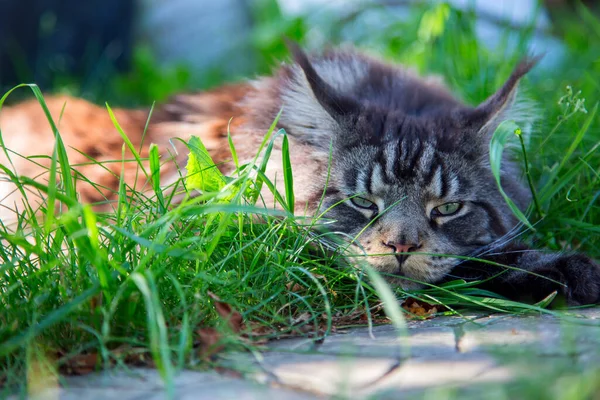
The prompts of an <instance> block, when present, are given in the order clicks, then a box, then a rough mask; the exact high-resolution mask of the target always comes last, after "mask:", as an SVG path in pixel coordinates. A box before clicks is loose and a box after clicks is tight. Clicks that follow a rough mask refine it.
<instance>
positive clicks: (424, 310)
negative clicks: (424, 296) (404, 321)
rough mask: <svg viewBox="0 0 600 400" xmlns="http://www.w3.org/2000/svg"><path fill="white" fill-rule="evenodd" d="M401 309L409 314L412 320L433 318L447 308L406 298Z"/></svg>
mask: <svg viewBox="0 0 600 400" xmlns="http://www.w3.org/2000/svg"><path fill="white" fill-rule="evenodd" d="M402 308H403V309H405V310H406V311H408V312H409V314H411V315H412V316H413V317H414V318H420V319H422V318H433V317H434V316H435V314H437V313H438V312H443V311H446V310H447V308H446V307H444V306H443V305H441V304H429V303H427V302H426V301H422V300H418V299H414V298H408V299H406V300H405V301H404V302H403V303H402Z"/></svg>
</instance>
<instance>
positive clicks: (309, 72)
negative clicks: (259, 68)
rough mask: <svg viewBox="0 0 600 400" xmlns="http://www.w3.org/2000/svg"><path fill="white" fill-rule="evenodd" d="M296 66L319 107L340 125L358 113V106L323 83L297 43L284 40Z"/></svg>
mask: <svg viewBox="0 0 600 400" xmlns="http://www.w3.org/2000/svg"><path fill="white" fill-rule="evenodd" d="M286 43H287V46H288V48H289V49H290V52H291V53H292V56H293V58H294V61H295V62H296V64H298V65H299V66H300V68H302V71H304V75H305V76H306V80H307V81H308V84H309V85H310V89H311V91H312V93H313V95H314V96H315V98H316V99H317V101H318V102H319V104H320V105H321V107H322V108H323V109H324V110H325V111H326V112H327V113H328V114H329V115H330V116H331V117H332V118H333V119H334V120H336V121H337V122H338V123H340V124H342V123H343V122H344V121H345V120H346V118H347V117H348V116H349V115H353V114H356V113H357V112H358V104H357V102H355V101H354V100H353V99H351V98H349V97H347V96H344V95H342V94H340V93H338V91H337V90H335V89H334V88H333V87H332V86H331V85H330V84H328V83H327V82H325V81H324V80H323V79H322V78H321V77H320V76H319V74H318V73H317V71H316V70H315V68H314V67H313V65H312V64H311V62H310V60H309V59H308V56H307V55H306V53H305V52H304V51H302V49H301V48H300V46H298V44H297V43H295V42H293V41H291V40H286Z"/></svg>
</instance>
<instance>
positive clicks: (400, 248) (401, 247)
mask: <svg viewBox="0 0 600 400" xmlns="http://www.w3.org/2000/svg"><path fill="white" fill-rule="evenodd" d="M384 244H385V245H386V246H387V247H390V248H392V249H394V253H408V252H411V251H415V250H417V248H418V246H417V245H414V244H403V243H394V242H387V243H384Z"/></svg>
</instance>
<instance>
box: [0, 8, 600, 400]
mask: <svg viewBox="0 0 600 400" xmlns="http://www.w3.org/2000/svg"><path fill="white" fill-rule="evenodd" d="M370 11H374V12H377V9H375V10H370ZM411 13H412V16H411V18H408V19H406V20H401V21H400V20H397V19H395V18H393V16H392V15H389V14H386V13H385V12H383V13H382V14H381V15H380V17H381V18H382V20H381V21H382V23H381V24H380V25H379V26H378V29H377V30H375V31H374V30H373V29H365V28H364V26H363V25H361V24H360V23H359V22H357V21H355V20H353V19H348V20H346V22H345V23H344V24H331V25H330V26H326V27H323V26H321V28H320V29H322V30H323V32H325V34H326V35H327V37H330V38H332V40H333V41H334V42H336V41H343V40H347V39H352V41H353V42H354V43H356V44H357V46H358V47H364V48H367V49H371V50H372V51H375V52H377V53H380V54H383V55H384V56H385V57H387V58H389V59H393V60H396V61H400V62H404V63H407V64H409V65H412V66H413V67H415V68H416V69H418V70H420V71H421V72H431V73H436V74H441V75H443V76H444V77H445V79H446V81H447V82H448V83H449V84H450V85H451V86H452V88H453V89H454V90H455V91H457V92H458V93H460V94H461V95H462V96H463V98H465V99H466V100H467V101H469V102H472V103H476V102H479V101H481V100H482V99H484V98H485V97H486V96H487V95H489V94H491V93H492V92H493V91H494V90H495V89H496V88H497V87H498V86H499V85H500V84H501V82H502V81H503V79H505V78H506V77H507V76H508V74H509V73H510V70H511V68H512V67H513V66H514V65H515V63H516V62H517V60H518V59H519V58H520V57H521V56H522V55H523V54H524V52H525V49H526V48H527V44H528V43H529V42H530V40H531V37H532V31H531V30H530V29H524V30H523V31H521V32H513V33H511V35H513V36H511V41H512V42H515V41H516V43H517V44H516V47H514V48H512V49H510V48H509V46H508V43H509V40H508V38H509V32H508V31H507V32H506V37H507V40H506V41H504V42H503V43H501V44H500V45H499V47H498V48H497V49H495V50H490V49H489V48H487V47H486V46H485V44H483V43H481V42H479V41H478V40H477V38H476V36H475V34H474V23H473V18H472V15H470V14H469V13H468V12H461V11H457V10H454V9H451V8H448V7H446V6H435V7H432V8H427V7H425V6H415V7H414V8H413V9H412V10H411ZM588 17H589V16H588ZM588 17H586V18H587V19H586V23H585V24H581V23H580V24H578V25H577V27H576V29H573V30H570V31H569V35H568V36H567V37H566V38H565V44H566V46H567V47H566V51H567V53H568V56H567V57H566V61H565V63H564V65H558V66H556V68H552V69H550V70H543V69H538V70H536V71H534V72H533V73H532V74H531V76H530V77H528V78H527V79H526V81H525V82H524V85H523V88H524V89H525V90H524V91H523V92H524V93H525V95H526V96H527V97H529V98H531V99H532V100H533V101H534V102H535V104H536V107H537V110H539V111H537V113H538V114H540V118H539V120H538V121H537V123H536V125H535V126H534V127H533V134H532V136H531V138H530V140H529V141H528V142H527V144H526V145H525V147H526V150H527V158H528V161H529V165H528V167H529V168H528V171H529V175H528V178H529V180H530V182H531V185H532V187H533V188H534V189H535V191H536V193H537V199H538V208H537V209H533V208H532V209H531V210H530V211H531V212H530V213H529V214H528V219H529V221H530V222H531V223H532V224H533V225H534V226H535V231H534V232H533V231H532V232H529V233H527V236H526V237H525V240H527V241H529V242H531V243H534V244H535V246H536V247H540V248H541V247H545V248H550V249H554V250H561V249H578V250H581V251H584V252H586V253H588V254H590V255H591V256H592V257H596V258H600V234H599V233H600V203H598V201H597V200H598V197H599V196H600V189H599V188H600V173H599V170H598V166H600V151H598V150H597V148H598V146H599V145H600V121H599V117H598V114H597V112H596V110H597V102H598V100H599V99H600V96H599V94H600V90H599V88H600V84H599V83H598V82H600V79H599V78H600V62H598V58H597V54H600V33H599V32H600V29H598V27H600V23H599V22H598V21H597V20H596V19H595V18H593V17H589V18H588ZM271 22H273V21H271ZM310 23H311V19H310V18H307V19H306V20H294V21H292V22H289V21H288V22H286V24H287V25H285V26H284V28H285V29H288V28H289V29H293V31H294V32H296V33H297V34H298V35H297V36H299V37H297V39H300V40H306V41H308V39H306V38H304V33H305V32H306V31H308V28H306V26H310ZM299 26H300V27H303V28H302V29H300V28H298V27H299ZM286 27H287V28H286ZM290 27H292V28H290ZM284 28H282V29H283V30H284V31H285V29H284ZM313 29H316V28H313ZM275 32H279V30H275ZM279 33H280V32H279ZM262 35H263V36H260V37H261V38H262V39H261V40H263V41H264V42H261V43H263V44H264V48H265V49H270V48H274V49H279V48H280V47H278V46H280V44H281V43H280V42H276V43H275V42H271V41H269V40H267V39H265V36H264V35H266V34H264V33H263V34H262ZM591 37H593V38H595V40H591ZM567 85H569V87H571V88H573V89H566V88H567ZM30 88H31V90H33V93H34V95H35V96H36V98H37V99H38V101H39V103H40V107H43V108H44V109H45V107H46V106H45V103H44V100H43V97H42V95H41V93H40V92H39V90H38V89H37V88H36V87H35V86H31V87H30ZM20 90H23V89H20ZM579 92H580V93H579ZM162 93H163V92H161V95H162ZM578 93H579V94H578ZM147 95H148V93H142V97H143V96H147ZM7 96H8V93H7V94H6V95H5V96H4V97H3V98H2V101H0V112H1V107H2V104H3V102H4V100H5V99H6V97H7ZM583 98H585V103H582V99H583ZM584 105H585V108H584ZM107 112H109V113H110V112H111V111H110V108H108V109H107ZM47 115H48V113H47ZM113 121H114V122H115V125H117V126H118V121H117V120H115V119H114V118H113ZM48 122H49V124H50V125H51V126H52V127H53V131H54V132H55V140H56V150H55V153H54V154H53V155H52V163H51V167H50V175H49V176H50V177H57V179H58V180H59V182H58V183H59V184H58V185H55V184H54V183H55V182H47V183H45V182H37V181H34V180H31V179H28V178H25V177H18V176H16V175H14V174H13V173H12V172H11V171H12V169H11V166H10V165H4V166H2V169H3V172H4V174H6V175H7V176H8V177H9V179H11V180H12V181H14V182H17V183H18V184H19V185H20V186H21V187H22V188H24V189H27V188H32V189H35V190H39V191H41V192H43V193H46V195H47V197H48V201H47V202H46V203H45V204H43V205H41V206H40V207H39V209H33V208H28V209H26V210H25V212H24V213H22V214H21V215H20V216H19V219H18V221H17V223H16V227H17V228H16V229H15V226H14V225H13V226H11V227H9V226H8V225H5V222H4V221H3V223H2V224H0V240H1V241H2V246H0V272H1V274H2V278H1V280H0V386H3V387H4V390H7V391H8V390H14V389H15V388H17V389H19V390H22V391H23V393H25V391H26V390H27V385H24V384H23V383H24V382H26V381H27V380H26V378H27V377H29V378H30V379H31V377H32V376H33V377H37V379H48V381H49V382H51V381H52V379H53V378H52V377H54V376H56V374H58V373H59V372H68V370H69V368H70V369H73V365H76V361H77V360H78V359H79V358H78V357H81V355H82V354H97V355H98V357H97V362H96V366H97V367H98V368H102V367H108V366H113V365H121V364H126V363H130V362H131V360H132V359H133V360H136V361H140V359H141V358H142V357H143V358H144V360H145V362H146V363H152V365H155V366H156V367H157V368H159V370H160V372H161V374H162V376H163V378H164V379H165V381H166V382H167V383H172V379H171V378H172V375H173V373H174V372H175V371H176V370H177V369H179V368H209V367H211V366H212V365H213V360H212V358H210V357H207V353H210V351H209V349H207V348H206V343H203V342H202V340H201V338H200V335H199V330H201V329H204V328H209V327H216V328H217V330H218V332H220V337H221V342H222V343H223V344H224V345H225V346H226V348H227V349H245V348H248V347H252V346H253V344H252V340H250V339H249V338H252V337H253V335H252V332H257V331H261V332H262V336H263V337H267V338H273V337H281V336H284V335H289V334H291V335H306V334H308V333H312V334H314V335H315V336H317V337H321V336H323V335H327V334H328V333H330V331H331V329H332V328H333V327H337V328H340V327H342V326H344V325H355V324H360V323H364V322H362V321H361V320H358V319H357V318H354V319H353V318H352V316H356V315H358V314H360V313H366V314H367V316H368V321H369V323H373V321H378V320H380V319H381V317H382V315H381V313H380V312H379V311H377V310H378V303H380V302H381V301H382V300H384V305H385V313H386V315H387V316H388V317H389V318H390V319H391V321H392V322H393V323H394V324H396V325H397V326H398V327H399V328H401V329H402V328H403V327H404V320H403V313H402V310H401V309H400V307H399V306H398V302H397V301H396V300H395V298H396V297H398V298H402V297H405V296H407V293H405V292H403V291H401V290H399V289H392V288H389V287H388V286H387V285H386V284H385V283H384V281H383V280H382V279H381V277H379V275H377V274H375V273H374V271H372V270H369V269H368V268H354V267H349V266H346V263H345V262H344V261H343V260H342V259H341V258H340V255H339V254H338V253H336V252H334V251H331V249H330V248H329V247H328V246H327V245H326V244H324V242H327V241H329V242H330V241H333V240H334V239H333V238H331V237H327V236H326V235H325V237H322V235H318V234H316V233H315V231H314V229H313V228H314V224H315V222H314V221H311V220H304V219H298V218H295V217H293V216H292V211H293V207H294V195H293V191H292V190H291V188H292V185H291V182H292V181H291V171H290V168H285V170H286V171H287V173H286V174H285V176H284V177H283V178H284V180H285V185H284V186H285V191H284V193H277V194H276V196H275V197H276V198H277V199H278V201H279V203H280V206H281V209H282V210H283V211H277V212H276V211H274V210H270V209H266V208H265V207H264V205H263V204H262V201H261V197H260V196H259V193H260V189H261V188H262V187H264V186H266V187H267V188H270V189H271V190H273V189H272V188H273V184H272V183H271V182H269V181H268V180H266V178H264V175H263V174H261V171H264V164H263V163H260V162H259V161H258V159H257V160H255V162H254V163H251V164H249V165H245V166H244V165H242V166H240V167H239V168H238V172H237V173H235V174H233V175H232V176H230V177H223V176H221V175H219V174H218V173H217V172H216V171H217V170H216V169H215V168H214V166H212V165H211V164H210V161H209V160H208V159H207V158H206V157H205V154H204V152H203V150H202V145H201V143H199V142H190V143H189V146H190V151H191V152H192V154H194V160H191V161H190V164H189V168H190V170H191V171H192V174H191V176H192V178H190V179H188V180H187V181H186V180H180V181H178V182H176V183H175V184H173V185H171V186H170V187H168V188H165V187H162V186H161V185H160V178H159V176H158V174H157V171H158V167H159V165H160V162H161V161H160V160H159V159H158V157H157V154H158V153H157V151H156V150H152V151H151V152H150V160H149V162H148V166H144V165H145V160H142V159H141V158H140V157H139V155H138V154H137V152H136V151H135V148H133V147H132V145H130V143H128V139H127V136H126V132H122V131H121V133H122V136H123V139H124V146H127V147H128V148H129V150H131V151H132V153H133V154H134V155H135V156H136V157H135V158H136V159H135V160H134V161H133V163H134V164H135V165H136V168H139V173H140V174H141V175H145V176H147V177H148V178H149V180H150V182H151V185H150V186H149V188H150V190H145V191H140V190H136V188H131V187H127V186H126V185H125V184H124V183H123V182H122V183H121V185H120V188H119V200H118V202H117V203H116V204H114V205H113V210H112V211H111V212H105V213H100V212H96V211H94V209H93V208H92V207H91V206H90V205H84V204H80V203H79V202H78V200H77V195H76V192H75V189H74V188H75V186H76V182H74V180H73V178H72V176H71V174H70V170H71V168H72V166H71V165H70V164H69V160H68V159H67V156H66V152H65V148H64V145H63V144H62V141H61V139H60V132H59V131H58V130H57V129H56V126H55V122H57V121H52V119H51V118H50V117H49V118H48ZM0 128H1V127H0ZM281 135H283V140H284V141H285V140H286V136H285V133H284V132H277V131H275V130H274V128H272V129H271V130H270V131H269V132H265V141H264V143H263V146H264V148H265V149H266V150H267V152H268V151H269V148H270V146H272V143H273V141H272V140H273V139H274V138H275V137H278V136H281ZM0 137H1V134H0ZM505 140H508V141H509V142H513V144H515V145H516V147H517V148H518V147H519V146H520V145H521V144H520V142H519V137H517V136H516V135H506V137H505ZM524 143H525V142H524ZM498 146H499V145H498ZM124 148H125V147H124ZM284 149H286V150H287V147H286V146H285V145H284ZM231 150H232V158H233V159H234V160H235V162H236V164H237V163H238V161H237V157H236V156H235V154H236V153H235V149H234V148H233V146H232V147H231ZM2 151H6V149H4V148H3V149H2ZM13 157H15V156H14V155H13ZM519 157H520V160H521V161H522V162H523V161H524V160H523V156H522V155H519ZM283 159H284V162H286V160H287V157H286V156H285V152H284V157H283ZM115 161H117V162H119V161H122V162H126V161H125V160H115ZM90 162H93V161H90ZM127 163H128V165H129V167H131V164H132V162H131V161H127ZM182 174H183V171H182ZM254 176H257V177H256V178H255V177H254ZM81 179H83V178H81ZM200 187H202V188H204V189H205V191H204V193H203V194H202V195H198V193H197V192H196V191H195V188H200ZM206 189H209V190H206ZM174 193H183V194H184V195H186V196H185V199H184V200H183V201H181V202H178V203H175V202H174V201H173V198H174V197H173V194H174ZM192 194H194V196H191V195H192ZM59 204H62V209H63V210H65V207H64V206H68V211H64V212H62V213H57V212H56V206H57V205H59ZM32 207H33V205H32ZM40 215H41V216H42V218H41V219H40V218H39V216H40ZM36 216H37V217H36ZM323 239H327V240H325V241H324V240H323ZM353 260H356V264H358V265H361V266H362V265H363V264H364V259H361V258H360V257H359V258H353ZM209 293H214V294H215V295H217V296H218V297H219V298H221V299H222V301H223V302H225V303H227V304H228V305H230V306H231V307H232V309H233V310H237V311H239V312H240V313H241V315H242V316H243V319H244V322H245V327H244V328H243V329H242V331H241V332H232V329H231V326H230V324H228V323H227V321H225V320H224V318H223V317H222V316H219V314H218V313H217V310H216V308H215V301H214V300H212V299H211V297H210V296H209ZM412 295H414V296H417V297H420V298H422V299H424V300H427V301H429V302H431V303H440V304H444V305H445V306H447V307H448V308H449V309H450V310H451V312H454V313H457V314H459V315H460V314H461V313H462V312H463V310H465V309H466V308H470V309H477V310H486V311H490V312H507V313H522V312H530V311H535V312H551V311H548V310H544V309H543V306H544V305H545V304H540V305H537V306H532V305H526V304H519V303H515V302H511V301H507V300H504V299H499V298H497V297H495V296H493V295H492V294H490V293H487V292H484V291H482V290H480V289H477V287H476V286H475V285H474V284H473V283H469V284H467V283H464V282H461V281H457V282H451V283H449V284H447V285H445V286H443V287H437V286H431V287H430V288H428V289H426V290H423V291H420V292H418V293H413V294H412ZM374 313H379V314H377V315H375V314H374ZM304 316H309V317H308V318H306V317H304ZM299 317H301V318H299ZM298 320H300V322H297V321H298ZM259 328H260V329H259ZM406 351H409V349H406ZM563 372H564V371H563ZM563 372H560V374H559V375H558V376H563V375H564V373H563ZM561 374H562V375H561ZM590 374H591V373H588V374H585V375H582V376H580V379H581V381H580V382H579V383H578V384H582V385H583V384H585V385H588V386H589V385H592V386H591V387H592V389H595V390H600V387H599V386H598V383H597V380H596V381H595V382H596V383H594V381H593V379H591V378H590V376H594V375H593V374H591V375H590ZM571 378H572V377H569V379H571ZM565 379H567V378H565ZM573 379H576V378H573ZM590 382H591V383H590ZM574 385H575V384H574ZM593 385H595V386H593ZM586 387H587V386H586ZM30 388H31V385H30ZM171 390H172V388H171ZM524 390H525V389H524ZM527 390H529V389H527ZM524 393H526V392H524ZM527 393H528V392H527ZM546 398H553V397H552V394H551V393H550V394H548V397H546ZM554 398H560V397H554ZM573 398H577V397H573Z"/></svg>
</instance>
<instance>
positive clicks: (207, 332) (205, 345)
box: [196, 328, 224, 358]
mask: <svg viewBox="0 0 600 400" xmlns="http://www.w3.org/2000/svg"><path fill="white" fill-rule="evenodd" d="M196 334H197V335H198V344H199V346H200V354H201V356H202V357H204V358H210V357H212V356H213V355H215V354H217V353H218V352H220V351H221V350H223V348H224V346H223V345H222V344H219V342H220V341H221V339H222V338H223V336H222V335H221V334H220V333H219V331H217V329H215V328H200V329H197V330H196Z"/></svg>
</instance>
